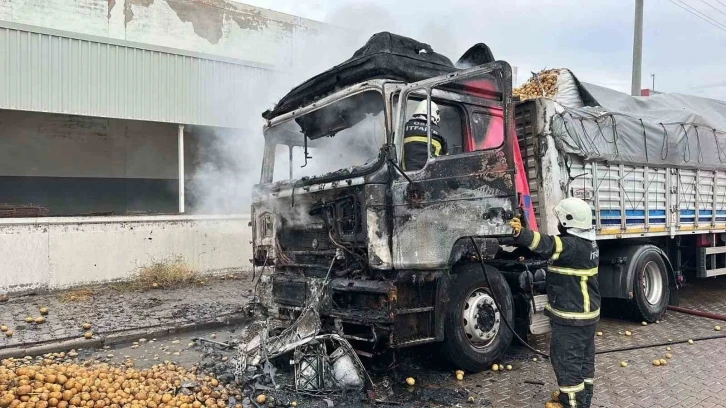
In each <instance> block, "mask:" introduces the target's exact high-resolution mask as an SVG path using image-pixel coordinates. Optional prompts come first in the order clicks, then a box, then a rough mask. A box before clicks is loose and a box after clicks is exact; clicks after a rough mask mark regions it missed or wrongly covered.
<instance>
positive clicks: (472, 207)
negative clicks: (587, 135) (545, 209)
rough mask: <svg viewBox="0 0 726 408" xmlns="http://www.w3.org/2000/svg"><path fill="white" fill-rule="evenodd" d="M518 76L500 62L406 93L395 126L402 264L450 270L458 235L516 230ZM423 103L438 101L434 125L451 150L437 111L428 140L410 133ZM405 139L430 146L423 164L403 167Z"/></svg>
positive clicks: (395, 242) (396, 230)
mask: <svg viewBox="0 0 726 408" xmlns="http://www.w3.org/2000/svg"><path fill="white" fill-rule="evenodd" d="M511 81H512V79H511V68H510V66H509V65H508V64H507V63H506V62H500V61H497V62H493V63H490V64H485V65H482V66H479V67H475V68H471V69H468V70H463V71H459V72H456V73H451V74H447V75H444V76H441V77H436V78H432V79H428V80H424V81H421V82H417V83H414V84H411V85H409V86H407V87H405V88H403V89H402V90H401V93H400V95H399V97H398V101H399V103H398V110H397V116H396V120H397V122H396V127H395V128H394V129H396V132H395V136H394V143H395V145H396V149H397V157H398V160H399V163H398V165H399V167H400V169H399V170H400V171H397V172H395V173H394V176H393V182H392V204H393V220H394V221H393V239H392V249H393V263H394V266H395V267H396V268H397V269H443V268H446V267H447V266H448V264H449V262H450V255H451V253H452V249H453V248H454V245H455V243H456V242H457V241H458V240H460V239H464V238H465V237H469V236H475V237H497V236H504V235H507V234H510V233H511V229H510V228H509V226H508V223H507V221H508V219H510V218H511V217H512V215H513V212H514V211H516V208H517V191H516V188H515V182H514V165H513V159H512V157H513V151H512V148H513V146H514V145H513V144H516V141H517V139H516V137H505V135H511V134H513V133H512V132H513V131H514V128H513V125H512V124H513V121H512V115H513V113H512V102H511V87H512V82H511ZM422 101H425V102H426V104H427V105H426V106H427V107H428V110H427V111H428V112H431V106H432V105H431V104H432V103H433V104H435V105H437V106H439V108H440V110H439V112H440V114H441V115H440V123H439V124H438V126H437V127H434V128H433V129H434V133H437V132H438V133H440V137H443V138H444V139H445V145H446V150H447V151H446V152H445V153H444V152H443V151H441V150H443V149H440V145H441V143H439V141H438V140H440V139H438V140H434V139H432V126H431V125H432V123H431V120H432V115H428V117H427V119H426V120H427V127H426V130H425V131H426V135H425V138H424V137H422V136H415V137H412V136H411V132H410V130H411V127H410V126H409V134H408V136H406V124H407V122H408V121H409V120H411V119H412V116H413V113H414V110H415V108H416V107H418V108H419V109H420V108H421V106H419V104H420V103H421V102H422ZM419 112H420V110H419ZM418 118H419V119H420V118H421V116H418ZM457 121H458V124H457ZM457 132H460V134H456V133H457ZM404 139H405V140H406V143H409V142H410V141H418V142H419V143H422V142H427V143H428V152H429V154H428V159H427V160H426V163H425V165H423V168H420V169H411V167H410V166H409V169H408V170H403V169H404V168H405V167H406V166H405V163H404V162H405V157H403V156H404V154H403V153H404V149H403V144H404ZM432 142H433V143H432ZM423 146H424V147H427V146H426V144H424V145H423ZM419 147H421V145H419ZM432 147H433V148H432ZM437 153H440V155H437ZM401 171H403V174H401Z"/></svg>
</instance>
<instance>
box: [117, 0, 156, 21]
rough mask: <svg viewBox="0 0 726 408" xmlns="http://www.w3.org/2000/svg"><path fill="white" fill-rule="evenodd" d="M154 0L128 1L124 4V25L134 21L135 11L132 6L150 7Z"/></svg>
mask: <svg viewBox="0 0 726 408" xmlns="http://www.w3.org/2000/svg"><path fill="white" fill-rule="evenodd" d="M153 2H154V0H126V3H125V4H124V17H125V19H124V25H127V24H128V23H129V21H131V20H133V19H134V9H133V8H132V6H139V7H149V6H150V5H151V3H153ZM108 13H109V18H110V15H111V9H109V11H108Z"/></svg>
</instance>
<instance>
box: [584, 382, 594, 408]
mask: <svg viewBox="0 0 726 408" xmlns="http://www.w3.org/2000/svg"><path fill="white" fill-rule="evenodd" d="M593 391H594V389H593V386H592V384H588V383H585V408H590V405H591V404H592V394H593Z"/></svg>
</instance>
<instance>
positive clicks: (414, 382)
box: [258, 377, 416, 402]
mask: <svg viewBox="0 0 726 408" xmlns="http://www.w3.org/2000/svg"><path fill="white" fill-rule="evenodd" d="M406 384H408V385H415V384H416V380H415V379H414V378H413V377H408V378H406ZM258 402H259V401H258Z"/></svg>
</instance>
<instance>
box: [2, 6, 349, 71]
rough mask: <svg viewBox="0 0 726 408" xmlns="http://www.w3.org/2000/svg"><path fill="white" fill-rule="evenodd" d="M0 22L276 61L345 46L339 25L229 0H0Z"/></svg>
mask: <svg viewBox="0 0 726 408" xmlns="http://www.w3.org/2000/svg"><path fill="white" fill-rule="evenodd" d="M0 20H5V21H11V22H16V23H22V24H29V25H35V26H40V27H47V28H53V29H57V30H66V31H73V32H77V33H82V34H90V35H97V36H102V37H108V38H113V39H120V40H128V41H137V42H141V43H147V44H154V45H159V46H166V47H172V48H178V49H183V50H190V51H197V52H204V53H209V54H214V55H221V56H226V57H231V58H237V59H242V60H247V61H252V62H256V63H261V64H271V65H275V66H277V67H278V68H279V69H282V70H287V69H289V68H292V67H293V66H294V65H295V60H296V59H299V58H303V56H301V55H299V54H298V53H297V52H296V50H297V49H300V48H301V45H303V44H307V43H311V42H316V41H317V40H318V39H319V38H325V40H326V42H336V43H337V44H339V45H342V44H346V41H345V38H344V37H345V36H346V35H349V34H350V32H349V31H347V30H343V29H341V28H339V27H334V26H331V25H326V24H322V23H318V22H315V21H312V20H306V19H303V18H300V17H296V16H291V15H287V14H283V13H278V12H274V11H271V10H265V9H261V8H257V7H253V6H248V5H245V4H241V3H238V2H233V1H226V0H0Z"/></svg>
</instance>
